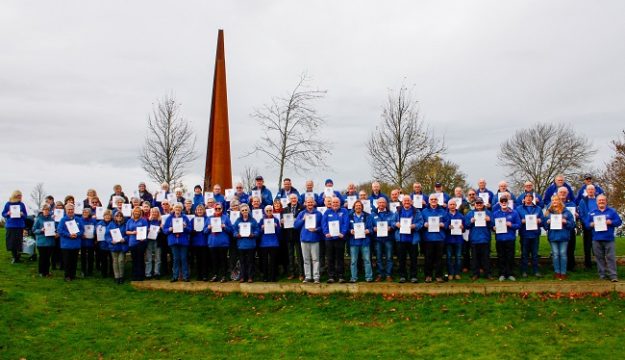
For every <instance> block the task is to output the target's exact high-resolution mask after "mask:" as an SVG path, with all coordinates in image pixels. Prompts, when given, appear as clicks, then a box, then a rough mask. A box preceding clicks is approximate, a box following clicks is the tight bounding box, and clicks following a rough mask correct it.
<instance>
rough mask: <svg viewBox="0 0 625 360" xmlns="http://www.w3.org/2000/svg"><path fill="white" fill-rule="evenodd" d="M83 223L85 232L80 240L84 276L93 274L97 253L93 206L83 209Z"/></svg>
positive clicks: (81, 268)
mask: <svg viewBox="0 0 625 360" xmlns="http://www.w3.org/2000/svg"><path fill="white" fill-rule="evenodd" d="M82 223H83V226H84V229H85V232H84V233H83V234H82V239H81V241H80V271H82V276H83V277H86V276H93V260H94V259H93V257H94V255H95V253H94V251H95V250H94V248H95V226H96V220H95V219H94V218H93V217H92V216H91V208H90V207H86V208H84V209H83V210H82Z"/></svg>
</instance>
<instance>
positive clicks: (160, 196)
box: [152, 182, 169, 214]
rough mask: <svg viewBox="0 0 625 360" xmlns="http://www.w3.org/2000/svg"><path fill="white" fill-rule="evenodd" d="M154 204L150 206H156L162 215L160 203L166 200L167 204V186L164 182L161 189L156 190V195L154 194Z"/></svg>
mask: <svg viewBox="0 0 625 360" xmlns="http://www.w3.org/2000/svg"><path fill="white" fill-rule="evenodd" d="M153 198H154V202H153V203H152V206H156V207H157V208H158V209H159V210H160V211H161V214H162V213H163V206H162V203H163V201H164V200H167V202H169V184H168V183H166V182H164V183H162V184H161V189H160V190H158V191H157V192H156V193H154V196H153Z"/></svg>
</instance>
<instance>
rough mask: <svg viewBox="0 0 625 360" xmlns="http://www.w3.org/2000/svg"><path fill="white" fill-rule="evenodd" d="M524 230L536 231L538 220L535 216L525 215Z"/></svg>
mask: <svg viewBox="0 0 625 360" xmlns="http://www.w3.org/2000/svg"><path fill="white" fill-rule="evenodd" d="M525 230H538V218H537V217H536V215H534V214H527V215H525Z"/></svg>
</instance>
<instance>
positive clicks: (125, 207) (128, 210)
mask: <svg viewBox="0 0 625 360" xmlns="http://www.w3.org/2000/svg"><path fill="white" fill-rule="evenodd" d="M122 214H123V215H124V217H130V215H132V204H122Z"/></svg>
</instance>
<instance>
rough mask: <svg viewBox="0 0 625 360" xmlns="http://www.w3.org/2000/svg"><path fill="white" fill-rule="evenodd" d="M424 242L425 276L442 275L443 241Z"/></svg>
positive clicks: (439, 276) (438, 276)
mask: <svg viewBox="0 0 625 360" xmlns="http://www.w3.org/2000/svg"><path fill="white" fill-rule="evenodd" d="M424 244H425V271H424V272H425V276H427V277H432V273H434V275H435V276H436V277H437V278H441V277H443V250H444V249H445V243H444V242H442V241H426V242H424Z"/></svg>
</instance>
